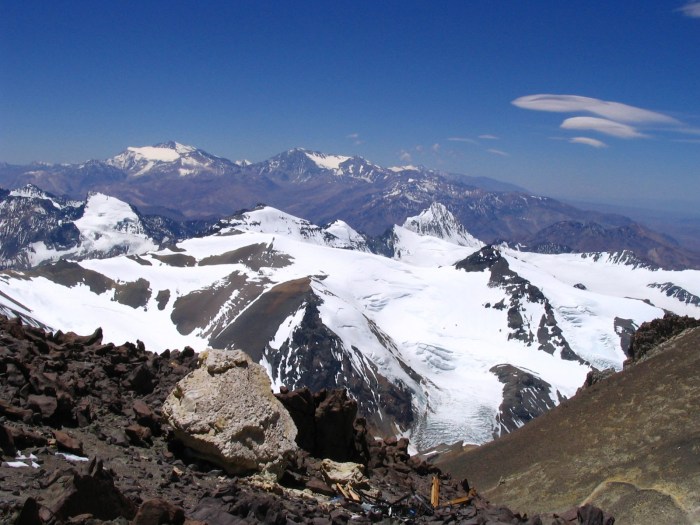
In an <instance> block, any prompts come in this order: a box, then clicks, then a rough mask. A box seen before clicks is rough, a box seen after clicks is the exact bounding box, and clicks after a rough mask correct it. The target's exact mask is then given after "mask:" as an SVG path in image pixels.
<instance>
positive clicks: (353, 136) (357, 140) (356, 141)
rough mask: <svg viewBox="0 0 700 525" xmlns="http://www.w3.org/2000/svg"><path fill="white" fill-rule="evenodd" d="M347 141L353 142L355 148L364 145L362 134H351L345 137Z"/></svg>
mask: <svg viewBox="0 0 700 525" xmlns="http://www.w3.org/2000/svg"><path fill="white" fill-rule="evenodd" d="M345 138H346V139H350V140H352V143H353V144H354V145H355V146H359V145H360V144H363V143H364V140H361V139H360V134H359V133H350V134H349V135H345Z"/></svg>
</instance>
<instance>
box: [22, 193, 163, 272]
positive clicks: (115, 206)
mask: <svg viewBox="0 0 700 525" xmlns="http://www.w3.org/2000/svg"><path fill="white" fill-rule="evenodd" d="M73 224H74V225H75V226H76V228H77V229H78V231H79V232H80V241H79V244H78V246H75V247H73V248H69V249H67V250H57V249H53V248H49V247H47V245H46V243H44V242H36V243H33V244H32V245H30V247H29V250H28V257H29V260H30V262H31V264H32V266H37V265H39V264H41V263H43V262H45V261H55V260H58V259H60V258H64V259H65V258H86V257H91V256H92V257H104V256H109V255H115V254H121V253H126V254H133V253H144V252H147V251H149V250H155V249H156V248H157V244H156V243H155V242H154V241H153V240H152V239H151V238H149V237H148V235H147V234H146V232H145V230H144V227H143V224H142V223H141V219H140V218H139V217H138V215H136V213H135V212H134V210H133V209H132V208H131V206H129V205H128V204H127V203H125V202H124V201H121V200H119V199H116V198H114V197H110V196H107V195H104V194H102V193H93V194H91V195H89V196H88V199H87V202H86V203H85V209H84V212H83V215H82V217H80V218H79V219H77V220H75V221H74V222H73Z"/></svg>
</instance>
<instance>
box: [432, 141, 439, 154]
mask: <svg viewBox="0 0 700 525" xmlns="http://www.w3.org/2000/svg"><path fill="white" fill-rule="evenodd" d="M430 149H431V150H433V153H437V152H439V151H440V144H438V143H437V142H436V143H435V144H433V145H432V146H430Z"/></svg>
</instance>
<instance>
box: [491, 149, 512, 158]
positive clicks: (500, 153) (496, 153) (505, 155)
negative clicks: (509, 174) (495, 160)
mask: <svg viewBox="0 0 700 525" xmlns="http://www.w3.org/2000/svg"><path fill="white" fill-rule="evenodd" d="M486 151H488V152H489V153H493V154H494V155H499V156H501V157H510V153H506V152H505V151H501V150H500V149H494V148H491V149H487V150H486Z"/></svg>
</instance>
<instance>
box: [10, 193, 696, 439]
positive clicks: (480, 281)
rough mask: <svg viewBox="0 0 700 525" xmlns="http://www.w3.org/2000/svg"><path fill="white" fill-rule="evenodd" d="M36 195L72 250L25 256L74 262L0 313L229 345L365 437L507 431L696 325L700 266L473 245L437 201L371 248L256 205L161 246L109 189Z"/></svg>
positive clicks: (71, 326) (336, 230) (15, 288)
mask: <svg viewBox="0 0 700 525" xmlns="http://www.w3.org/2000/svg"><path fill="white" fill-rule="evenodd" d="M37 193H38V192H37V190H35V189H32V188H27V189H25V190H24V191H18V192H16V193H15V194H14V196H10V203H16V202H19V201H21V200H22V199H25V200H27V201H28V202H34V205H35V206H41V207H42V209H43V208H49V207H50V206H53V207H57V206H58V207H61V206H62V207H63V208H64V209H69V211H70V213H74V214H75V216H76V217H77V218H74V219H72V222H71V221H67V222H66V223H64V224H65V228H66V230H68V231H74V230H73V226H74V227H75V229H76V230H77V232H76V233H75V237H77V238H78V239H79V240H80V242H79V243H77V244H75V245H71V244H70V243H69V242H67V241H66V242H64V243H63V245H61V246H60V247H58V246H54V248H55V249H54V250H53V251H52V250H51V249H50V247H49V246H48V245H47V244H46V242H45V241H41V243H42V244H40V246H41V250H38V249H37V245H36V244H32V245H28V249H27V251H26V254H27V259H31V258H32V254H35V255H36V254H37V253H39V252H41V253H43V254H49V255H51V256H52V257H51V258H55V257H54V256H59V257H61V256H62V254H63V252H65V251H67V250H69V247H70V246H73V247H72V248H70V249H71V250H74V253H73V254H72V255H70V256H69V257H68V259H70V260H60V261H58V262H55V263H50V262H49V260H48V259H45V260H44V264H40V265H39V266H36V267H35V268H31V269H25V270H22V271H17V270H9V271H5V272H2V273H0V313H2V314H5V315H8V316H11V317H21V318H22V319H23V320H24V322H26V323H28V324H32V325H35V326H40V327H50V328H52V329H54V330H56V329H60V330H63V331H67V330H71V331H74V332H77V333H88V332H89V331H90V330H94V327H96V326H102V328H103V330H104V335H105V337H106V338H108V339H109V340H113V341H122V340H130V339H134V338H138V339H140V340H141V341H143V342H144V343H145V344H146V346H147V347H148V348H149V349H151V350H154V351H158V352H161V351H163V350H165V349H166V348H173V347H179V348H182V347H184V346H185V345H190V346H192V347H194V348H197V349H198V350H201V349H204V348H206V347H207V346H211V347H214V348H223V349H231V348H237V349H241V350H244V351H245V352H246V353H248V354H249V355H250V356H251V357H252V358H253V360H255V361H256V362H259V363H261V364H262V365H263V366H265V368H266V369H267V371H268V374H269V376H270V378H271V379H272V381H273V385H274V386H275V388H278V387H280V386H281V385H285V386H288V387H289V388H296V387H301V386H308V387H310V388H312V389H314V390H318V389H321V388H330V387H333V388H335V387H338V386H341V387H346V388H347V389H348V390H349V392H350V394H351V396H352V397H353V398H354V399H356V400H357V401H358V403H359V406H360V410H361V412H362V414H363V415H365V416H366V417H368V418H369V421H370V424H371V425H372V426H373V428H375V429H376V430H377V431H378V432H380V433H382V434H384V435H396V434H397V433H407V434H410V435H411V440H412V442H413V443H415V444H416V446H418V447H419V448H424V447H427V446H432V445H435V444H437V443H440V442H443V441H445V442H453V441H457V440H464V441H467V442H476V443H482V442H485V441H488V440H490V439H492V438H493V437H494V436H498V435H501V434H504V433H508V432H511V431H513V430H514V429H516V428H519V427H520V426H522V425H523V424H525V423H526V422H527V421H529V420H530V419H532V418H534V417H537V416H539V415H540V414H542V413H544V412H546V411H548V410H549V409H551V408H552V407H553V406H555V405H556V404H558V403H559V402H560V401H561V400H562V399H564V398H565V397H570V396H571V395H573V393H574V392H575V391H576V389H577V388H578V387H579V386H580V385H581V384H582V383H583V381H584V379H585V377H586V374H587V373H588V372H589V371H590V370H591V369H592V367H596V368H598V369H603V368H608V367H614V368H618V369H619V368H620V367H621V366H622V362H623V361H624V359H625V358H626V357H627V356H626V353H625V351H626V350H627V345H628V341H629V338H630V336H631V334H632V332H633V331H634V329H635V327H636V326H638V325H639V324H641V323H642V322H644V321H648V320H651V319H654V318H656V317H659V316H661V315H663V313H664V312H665V311H674V312H676V313H679V314H689V315H693V316H699V315H700V314H699V312H700V310H699V308H700V298H699V297H698V295H700V290H699V289H698V282H700V279H699V278H698V274H699V272H698V271H697V270H684V271H668V270H661V269H658V268H657V267H654V266H651V265H649V264H648V263H645V262H643V261H640V260H639V259H638V258H636V257H634V256H633V255H632V254H631V253H629V252H620V253H603V252H593V253H585V254H538V253H527V252H521V251H518V250H514V249H511V248H508V247H506V246H505V245H501V246H492V245H484V243H482V242H481V241H479V240H478V239H476V238H475V237H474V236H473V235H471V234H470V233H469V232H468V230H467V229H465V228H464V226H463V225H461V224H460V223H459V221H458V220H457V219H456V218H455V216H454V215H453V214H452V213H450V212H449V210H448V209H447V208H446V207H445V206H443V205H441V204H437V203H435V204H433V205H431V206H430V207H429V208H427V209H425V210H423V211H422V212H421V213H419V214H417V215H415V216H412V217H409V218H408V219H407V220H406V221H405V222H404V223H403V225H400V226H399V225H394V226H393V227H392V228H391V229H390V230H389V231H388V232H386V233H385V234H384V235H382V236H380V237H375V238H369V237H366V236H364V235H362V234H360V233H359V232H357V231H356V230H354V229H353V228H352V227H351V226H350V225H348V224H347V223H345V222H343V221H333V222H332V223H329V224H327V225H326V226H318V225H315V224H313V223H312V222H310V221H308V220H305V219H301V218H299V217H295V216H293V215H290V214H288V213H285V212H282V211H280V210H277V209H275V208H271V207H258V208H256V209H254V210H250V211H247V212H244V213H241V214H237V215H234V216H231V217H228V218H226V219H222V220H220V221H219V222H217V223H216V224H215V225H214V226H212V227H211V228H210V229H209V230H207V233H206V234H203V233H199V234H197V236H195V237H192V238H188V239H186V240H183V241H181V242H177V243H168V244H167V245H166V246H163V247H161V248H159V249H157V248H156V246H155V245H156V244H157V242H156V240H155V237H154V236H153V234H152V233H148V232H149V230H148V228H147V226H146V223H144V222H142V217H140V216H139V215H137V214H136V213H135V212H134V211H133V210H132V209H131V208H130V207H129V206H127V205H126V204H125V203H123V202H121V201H118V200H117V199H115V198H113V197H107V196H105V195H103V194H93V195H91V196H90V197H89V198H88V200H87V202H86V203H71V202H67V201H55V202H54V200H53V199H52V198H51V197H50V196H48V195H46V194H37ZM30 194H31V195H30ZM26 206H27V207H29V204H28V203H27V204H26ZM36 209H38V208H36ZM81 209H82V212H81V211H80V210H81ZM66 220H67V219H66ZM40 224H41V223H40V222H39V225H40ZM71 224H72V225H73V226H71ZM40 229H41V228H40V227H39V228H38V229H35V230H32V231H33V232H36V231H39V230H40ZM66 237H70V236H66ZM37 242H39V241H37ZM115 247H118V250H117V249H116V248H115ZM32 250H34V251H32ZM117 252H120V253H123V255H118V256H112V257H109V258H96V257H106V256H108V255H114V253H117ZM76 259H82V260H80V261H79V262H76Z"/></svg>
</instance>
